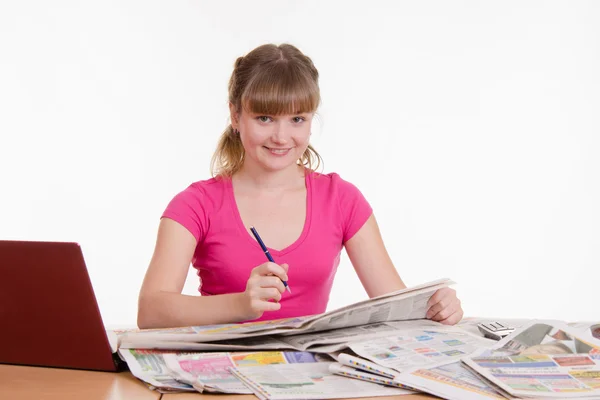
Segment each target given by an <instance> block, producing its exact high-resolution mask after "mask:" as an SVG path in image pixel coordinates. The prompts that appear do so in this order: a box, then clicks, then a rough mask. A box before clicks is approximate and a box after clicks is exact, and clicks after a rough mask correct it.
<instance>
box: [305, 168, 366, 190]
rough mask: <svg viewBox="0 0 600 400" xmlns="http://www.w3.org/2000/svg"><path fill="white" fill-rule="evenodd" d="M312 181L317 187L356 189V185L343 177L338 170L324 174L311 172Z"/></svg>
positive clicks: (320, 188)
mask: <svg viewBox="0 0 600 400" xmlns="http://www.w3.org/2000/svg"><path fill="white" fill-rule="evenodd" d="M310 175H311V178H312V179H311V183H312V184H313V185H314V186H315V188H316V189H319V190H324V189H331V190H348V189H350V190H352V189H355V188H356V186H354V184H352V183H351V182H349V181H347V180H345V179H343V178H342V177H341V176H340V175H339V174H338V173H337V172H329V173H326V174H322V173H319V172H315V171H313V172H311V173H310Z"/></svg>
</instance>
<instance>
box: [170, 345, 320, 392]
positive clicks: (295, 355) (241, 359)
mask: <svg viewBox="0 0 600 400" xmlns="http://www.w3.org/2000/svg"><path fill="white" fill-rule="evenodd" d="M164 360H165V363H166V365H167V367H168V368H169V370H171V371H172V372H173V373H174V374H175V375H176V376H177V377H178V379H179V380H181V381H183V382H186V383H188V384H189V385H191V386H193V388H194V389H196V390H197V391H198V392H200V393H202V392H215V393H236V394H252V391H251V390H250V389H248V388H247V387H246V386H245V385H244V384H243V383H242V382H241V381H240V380H239V379H237V378H236V377H235V376H234V375H232V373H231V372H230V368H231V367H237V366H244V367H247V366H260V365H268V364H295V363H315V362H318V360H317V359H316V358H315V356H314V355H313V354H311V353H307V352H281V351H264V352H249V353H242V352H240V353H237V352H236V353H179V354H174V353H172V354H165V355H164Z"/></svg>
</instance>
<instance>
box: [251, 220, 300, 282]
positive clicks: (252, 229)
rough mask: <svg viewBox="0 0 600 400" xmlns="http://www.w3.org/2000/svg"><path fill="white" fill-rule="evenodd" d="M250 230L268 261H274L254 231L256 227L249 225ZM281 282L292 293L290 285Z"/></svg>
mask: <svg viewBox="0 0 600 400" xmlns="http://www.w3.org/2000/svg"><path fill="white" fill-rule="evenodd" d="M250 231H251V232H252V234H253V235H254V237H255V238H256V241H257V242H258V244H260V247H261V248H262V249H263V251H264V252H265V254H266V255H267V258H268V259H269V261H271V262H272V263H274V262H275V260H273V257H271V253H269V249H267V246H265V244H264V243H263V241H262V239H261V238H260V236H259V235H258V232H256V229H254V227H253V226H251V227H250ZM282 282H283V286H285V288H286V289H287V291H288V292H290V293H292V289H290V287H289V286H288V284H287V282H286V281H282Z"/></svg>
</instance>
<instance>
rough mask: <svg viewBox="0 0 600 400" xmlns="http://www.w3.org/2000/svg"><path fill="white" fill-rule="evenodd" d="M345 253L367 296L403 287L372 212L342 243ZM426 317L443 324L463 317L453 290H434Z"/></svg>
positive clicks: (452, 322) (454, 322) (450, 323)
mask: <svg viewBox="0 0 600 400" xmlns="http://www.w3.org/2000/svg"><path fill="white" fill-rule="evenodd" d="M345 246H346V252H347V253H348V257H350V261H351V262H352V265H353V266H354V269H355V270H356V273H357V275H358V278H359V279H360V281H361V283H362V285H363V287H364V288H365V290H366V291H367V294H368V295H369V297H376V296H379V295H382V294H385V293H389V292H393V291H396V290H400V289H404V288H405V287H406V285H405V284H404V282H402V279H400V276H399V275H398V272H397V271H396V268H395V267H394V264H393V263H392V260H391V259H390V256H389V254H388V252H387V250H386V248H385V245H384V244H383V239H382V238H381V233H380V232H379V226H378V225H377V221H376V220H375V215H373V214H371V216H370V217H369V219H368V220H367V222H365V224H364V225H363V226H362V227H361V228H360V229H359V230H358V232H356V234H354V236H353V237H352V238H350V240H348V241H347V242H346V245H345ZM427 306H428V307H429V308H428V310H427V316H426V317H427V318H429V319H431V320H433V321H438V322H441V323H443V324H448V325H454V324H456V323H457V322H459V321H460V320H461V318H462V316H463V310H462V308H461V304H460V300H459V299H458V298H457V297H456V291H455V290H454V289H450V288H442V289H439V290H437V291H436V292H435V293H434V294H433V296H431V298H430V299H429V302H428V304H427Z"/></svg>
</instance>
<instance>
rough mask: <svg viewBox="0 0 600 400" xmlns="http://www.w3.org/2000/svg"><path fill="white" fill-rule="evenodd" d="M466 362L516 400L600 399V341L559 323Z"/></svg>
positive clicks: (538, 325)
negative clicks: (525, 399)
mask: <svg viewBox="0 0 600 400" xmlns="http://www.w3.org/2000/svg"><path fill="white" fill-rule="evenodd" d="M582 336H585V338H583V337H582ZM462 361H463V362H464V363H465V364H466V365H467V366H469V367H470V368H471V369H472V370H473V371H475V372H477V373H478V374H480V375H481V376H482V377H483V378H485V379H486V380H487V381H488V382H489V383H491V384H493V385H496V386H497V388H499V389H500V390H502V391H505V392H506V393H508V394H509V395H511V396H515V397H530V398H561V399H566V398H580V399H581V398H596V399H597V398H600V340H598V339H595V338H593V336H592V335H585V334H584V335H581V332H580V331H578V330H573V329H572V328H570V327H569V326H568V325H566V324H562V323H557V322H555V321H551V322H549V321H532V322H531V323H530V324H528V325H526V326H524V327H523V328H522V329H520V330H519V331H516V332H514V333H513V334H511V335H509V336H508V337H506V338H504V339H503V340H501V341H499V342H498V343H497V344H496V345H495V346H493V347H491V348H489V349H487V350H484V351H482V352H481V353H480V354H478V355H477V356H471V357H465V358H463V359H462Z"/></svg>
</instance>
